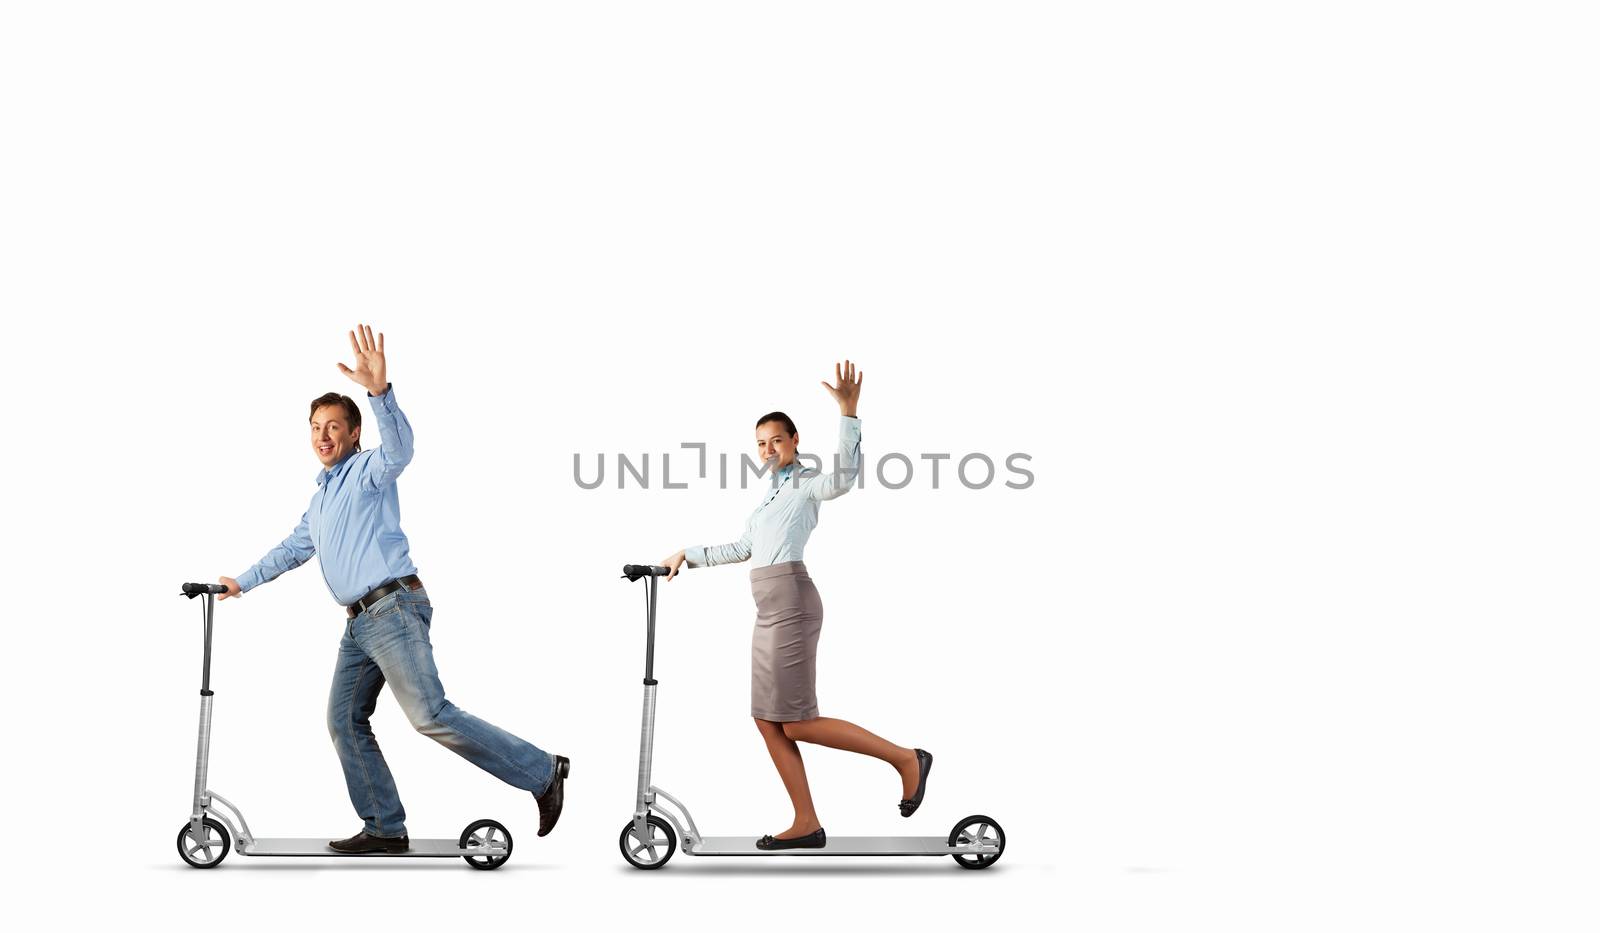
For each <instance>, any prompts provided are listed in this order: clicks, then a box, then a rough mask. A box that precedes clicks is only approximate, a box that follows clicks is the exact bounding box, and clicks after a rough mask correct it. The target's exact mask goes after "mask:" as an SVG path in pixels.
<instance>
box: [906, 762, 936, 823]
mask: <svg viewBox="0 0 1600 933" xmlns="http://www.w3.org/2000/svg"><path fill="white" fill-rule="evenodd" d="M932 770H933V756H932V755H930V754H928V753H927V752H925V751H923V750H922V749H920V748H919V749H917V792H916V793H915V794H912V795H911V799H910V800H902V801H900V815H901V816H910V815H911V814H913V813H915V812H917V808H918V807H920V806H922V792H923V791H925V790H927V789H928V772H929V771H932Z"/></svg>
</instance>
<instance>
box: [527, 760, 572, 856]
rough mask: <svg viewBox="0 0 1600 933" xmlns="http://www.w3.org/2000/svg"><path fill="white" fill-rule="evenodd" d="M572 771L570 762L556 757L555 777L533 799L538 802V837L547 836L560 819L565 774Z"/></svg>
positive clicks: (565, 787)
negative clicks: (542, 791) (541, 792)
mask: <svg viewBox="0 0 1600 933" xmlns="http://www.w3.org/2000/svg"><path fill="white" fill-rule="evenodd" d="M571 770H572V762H570V761H568V760H567V759H566V758H565V757H563V756H561V755H557V756H556V769H555V775H554V776H552V777H551V778H550V786H549V787H546V788H545V789H544V793H543V794H540V795H537V796H535V797H534V798H533V799H535V800H537V801H539V835H541V836H548V835H550V830H552V829H555V828H556V820H559V819H561V805H562V804H564V803H565V802H566V799H565V798H566V789H567V773H568V772H569V771H571Z"/></svg>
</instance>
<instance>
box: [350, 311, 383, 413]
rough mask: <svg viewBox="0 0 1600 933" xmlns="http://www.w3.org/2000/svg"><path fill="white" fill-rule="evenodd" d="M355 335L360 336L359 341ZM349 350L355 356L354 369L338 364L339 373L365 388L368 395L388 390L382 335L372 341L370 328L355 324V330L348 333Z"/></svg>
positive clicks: (380, 393)
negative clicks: (353, 352)
mask: <svg viewBox="0 0 1600 933" xmlns="http://www.w3.org/2000/svg"><path fill="white" fill-rule="evenodd" d="M357 334H360V335H361V336H360V339H359V340H358V339H357V337H356V335H357ZM350 349H351V350H353V351H355V354H356V368H355V369H351V368H350V367H348V366H346V365H344V364H343V363H340V364H339V372H341V373H344V374H345V375H346V376H349V377H350V378H351V379H352V380H354V381H355V382H357V383H359V384H360V385H362V386H365V387H366V390H367V394H368V395H374V396H376V395H382V394H383V392H384V390H385V389H387V388H389V372H388V365H387V364H386V363H385V362H384V359H383V335H382V334H379V335H378V339H377V340H373V339H372V328H370V327H368V326H367V325H365V324H357V325H356V329H355V330H353V331H351V332H350Z"/></svg>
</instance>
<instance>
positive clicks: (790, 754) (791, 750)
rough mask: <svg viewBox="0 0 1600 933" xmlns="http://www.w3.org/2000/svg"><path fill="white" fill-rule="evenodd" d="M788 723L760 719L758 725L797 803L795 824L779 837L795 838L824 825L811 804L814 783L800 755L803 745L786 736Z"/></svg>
mask: <svg viewBox="0 0 1600 933" xmlns="http://www.w3.org/2000/svg"><path fill="white" fill-rule="evenodd" d="M788 725H793V723H789V724H788ZM784 726H785V723H779V722H768V721H767V720H765V719H757V720H756V728H757V729H760V730H761V737H762V738H763V739H765V740H766V742H767V754H769V755H771V756H772V763H773V764H774V765H776V766H777V767H778V776H779V777H781V778H783V787H784V790H787V791H788V792H789V801H790V802H791V803H793V804H794V823H793V825H791V826H790V827H789V828H788V829H786V830H784V831H783V832H781V833H777V834H776V838H778V839H794V838H795V837H797V836H809V835H811V834H812V833H814V832H816V831H817V830H819V829H821V828H822V824H821V823H819V822H817V809H816V807H815V806H814V805H813V804H812V803H811V785H810V784H809V783H808V782H807V781H806V763H805V761H803V760H802V759H801V758H800V746H798V745H796V744H794V740H793V739H791V738H789V737H788V736H787V735H784Z"/></svg>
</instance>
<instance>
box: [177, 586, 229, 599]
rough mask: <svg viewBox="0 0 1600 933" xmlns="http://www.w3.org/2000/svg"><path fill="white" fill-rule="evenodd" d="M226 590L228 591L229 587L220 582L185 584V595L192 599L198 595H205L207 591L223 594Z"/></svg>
mask: <svg viewBox="0 0 1600 933" xmlns="http://www.w3.org/2000/svg"><path fill="white" fill-rule="evenodd" d="M226 592H228V588H227V587H225V586H223V585H222V584H220V583H185V584H184V585H183V595H184V596H187V597H189V598H190V599H194V598H195V597H196V596H203V595H205V594H206V593H211V594H213V595H216V596H221V595H222V594H223V593H226Z"/></svg>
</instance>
